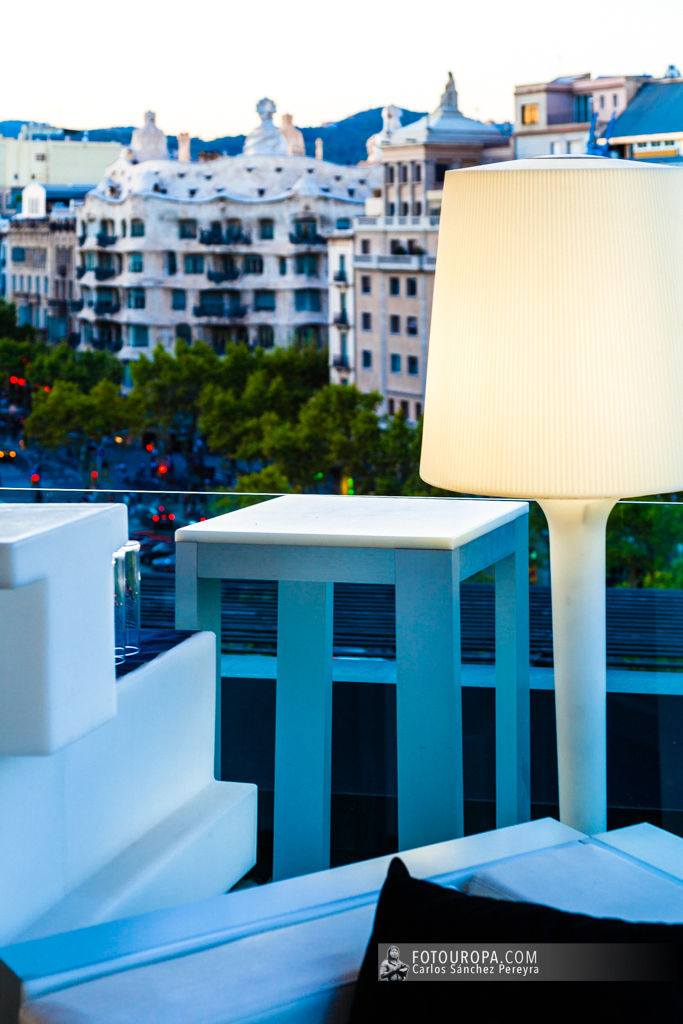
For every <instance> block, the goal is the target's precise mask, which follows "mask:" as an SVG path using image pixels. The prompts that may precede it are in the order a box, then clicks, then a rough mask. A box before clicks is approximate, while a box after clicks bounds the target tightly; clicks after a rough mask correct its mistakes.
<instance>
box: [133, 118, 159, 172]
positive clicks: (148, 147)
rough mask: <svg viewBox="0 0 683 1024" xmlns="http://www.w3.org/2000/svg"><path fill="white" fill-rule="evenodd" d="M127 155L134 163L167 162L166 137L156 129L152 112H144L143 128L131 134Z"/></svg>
mask: <svg viewBox="0 0 683 1024" xmlns="http://www.w3.org/2000/svg"><path fill="white" fill-rule="evenodd" d="M129 153H130V156H131V158H132V159H133V160H134V161H135V162H136V163H140V162H141V161H142V160H168V146H167V144H166V136H165V135H164V133H163V132H162V130H161V128H157V124H156V114H155V113H154V111H153V110H148V111H146V113H145V123H144V125H143V127H142V128H136V129H135V131H134V132H133V136H132V138H131V140H130V150H129Z"/></svg>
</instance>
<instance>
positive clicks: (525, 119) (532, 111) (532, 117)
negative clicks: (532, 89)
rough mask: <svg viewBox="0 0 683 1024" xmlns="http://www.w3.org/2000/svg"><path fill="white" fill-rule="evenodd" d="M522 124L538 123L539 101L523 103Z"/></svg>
mask: <svg viewBox="0 0 683 1024" xmlns="http://www.w3.org/2000/svg"><path fill="white" fill-rule="evenodd" d="M522 124H538V103H523V104H522Z"/></svg>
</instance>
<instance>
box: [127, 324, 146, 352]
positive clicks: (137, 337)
mask: <svg viewBox="0 0 683 1024" xmlns="http://www.w3.org/2000/svg"><path fill="white" fill-rule="evenodd" d="M130 341H131V344H132V346H133V348H147V346H148V345H149V329H148V328H147V327H145V326H143V325H142V324H133V326H132V327H131V329H130Z"/></svg>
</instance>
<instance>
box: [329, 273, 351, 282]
mask: <svg viewBox="0 0 683 1024" xmlns="http://www.w3.org/2000/svg"><path fill="white" fill-rule="evenodd" d="M332 280H333V281H334V282H335V283H336V284H348V281H347V278H346V271H345V270H338V271H337V273H336V274H335V275H334V277H333V278H332Z"/></svg>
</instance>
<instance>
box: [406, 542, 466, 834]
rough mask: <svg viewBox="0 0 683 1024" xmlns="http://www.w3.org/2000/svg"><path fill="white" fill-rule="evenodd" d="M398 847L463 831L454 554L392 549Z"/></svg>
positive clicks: (456, 577)
mask: <svg viewBox="0 0 683 1024" xmlns="http://www.w3.org/2000/svg"><path fill="white" fill-rule="evenodd" d="M396 728H397V769H398V845H399V849H401V850H406V849H410V848H411V847H414V846H423V845H425V844H426V843H436V842H441V841H442V840H445V839H454V838H456V837H458V836H461V835H462V834H463V778H462V775H463V767H462V766H463V748H462V695H461V688H460V583H459V573H458V552H457V551H411V550H398V551H397V552H396Z"/></svg>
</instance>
